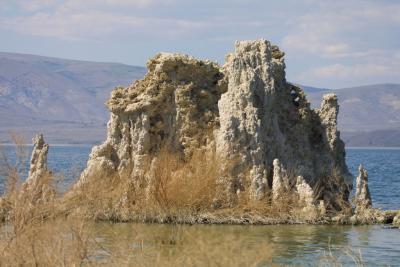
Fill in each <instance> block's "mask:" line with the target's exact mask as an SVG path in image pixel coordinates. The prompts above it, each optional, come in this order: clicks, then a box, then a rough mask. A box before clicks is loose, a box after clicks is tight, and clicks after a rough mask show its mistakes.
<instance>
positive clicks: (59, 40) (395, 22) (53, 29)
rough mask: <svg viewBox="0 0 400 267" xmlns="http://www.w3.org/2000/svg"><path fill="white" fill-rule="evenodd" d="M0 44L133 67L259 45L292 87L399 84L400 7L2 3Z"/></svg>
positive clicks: (242, 0)
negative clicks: (273, 48)
mask: <svg viewBox="0 0 400 267" xmlns="http://www.w3.org/2000/svg"><path fill="white" fill-rule="evenodd" d="M0 37H1V38H0V51H3V52H16V53H28V54H36V55H43V56H52V57H61V58H69V59H80V60H90V61H106V62H120V63H125V64H129V65H139V66H144V65H145V64H146V61H147V59H148V58H150V57H152V56H154V55H155V54H156V53H157V52H161V51H163V52H180V53H185V54H189V55H192V56H195V57H197V58H201V59H210V60H214V61H217V62H219V63H220V64H223V62H224V56H225V55H226V54H227V53H228V52H230V51H232V50H233V48H234V42H235V41H236V40H249V39H258V38H263V39H267V40H269V41H270V42H271V43H273V44H276V45H278V46H279V47H280V48H281V50H283V51H285V53H286V56H285V60H286V72H287V79H288V80H289V81H291V82H295V83H300V84H303V85H309V86H315V87H324V88H344V87H352V86H358V85H365V84H377V83H400V0H336V1H333V0H332V1H329V0H280V1H268V0H247V1H246V0H230V1H229V0H200V1H192V0H186V1H185V0H164V1H161V0H31V1H28V0H0Z"/></svg>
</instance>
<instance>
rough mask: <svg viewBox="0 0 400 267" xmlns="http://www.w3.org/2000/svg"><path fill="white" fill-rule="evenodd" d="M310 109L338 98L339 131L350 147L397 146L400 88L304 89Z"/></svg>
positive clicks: (399, 129)
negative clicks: (326, 99) (325, 98)
mask: <svg viewBox="0 0 400 267" xmlns="http://www.w3.org/2000/svg"><path fill="white" fill-rule="evenodd" d="M303 88H304V89H305V91H306V93H307V97H308V99H309V100H310V102H311V104H312V106H313V107H319V105H320V102H321V98H322V95H323V94H326V93H330V92H333V93H335V94H337V96H338V98H339V103H340V112H339V127H340V129H341V131H342V137H343V139H344V140H345V141H346V144H347V145H349V146H400V85H399V84H376V85H367V86H360V87H353V88H344V89H337V90H327V89H321V90H316V89H315V88H312V90H309V87H307V86H303Z"/></svg>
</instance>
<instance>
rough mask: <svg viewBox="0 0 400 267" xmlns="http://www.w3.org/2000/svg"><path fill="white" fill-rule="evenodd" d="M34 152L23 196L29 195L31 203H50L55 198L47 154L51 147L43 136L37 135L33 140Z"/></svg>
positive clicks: (23, 185)
mask: <svg viewBox="0 0 400 267" xmlns="http://www.w3.org/2000/svg"><path fill="white" fill-rule="evenodd" d="M32 142H33V150H32V155H31V160H30V166H29V174H28V178H27V179H26V181H25V182H24V183H23V184H22V192H23V193H24V194H23V195H29V197H30V198H31V201H32V202H33V203H35V202H48V201H50V200H52V199H54V197H55V190H54V188H53V187H52V185H51V183H52V174H51V172H50V171H49V170H48V169H47V153H48V152H49V145H48V144H46V143H45V141H44V138H43V135H42V134H40V135H36V136H35V137H34V138H33V139H32Z"/></svg>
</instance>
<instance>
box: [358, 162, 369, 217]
mask: <svg viewBox="0 0 400 267" xmlns="http://www.w3.org/2000/svg"><path fill="white" fill-rule="evenodd" d="M358 172H359V174H358V176H357V180H356V195H355V203H356V212H357V213H360V212H362V211H364V210H366V209H370V208H372V199H371V194H370V193H369V187H368V172H367V171H366V170H365V169H364V167H363V166H362V165H360V166H359V167H358Z"/></svg>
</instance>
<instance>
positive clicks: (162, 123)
mask: <svg viewBox="0 0 400 267" xmlns="http://www.w3.org/2000/svg"><path fill="white" fill-rule="evenodd" d="M283 56H284V53H283V52H281V51H280V50H279V49H278V47H277V46H274V45H271V44H270V43H269V42H268V41H266V40H255V41H241V42H237V43H236V45H235V51H234V52H233V53H231V54H228V55H227V56H226V63H225V64H224V66H223V67H220V66H219V65H217V64H216V63H213V62H211V61H207V60H206V61H203V60H197V59H194V58H192V57H190V56H186V55H180V54H167V53H161V54H158V55H156V56H155V57H154V58H152V59H150V60H149V62H148V64H147V68H148V72H147V74H146V75H145V77H144V78H143V79H142V80H138V81H135V82H134V83H133V84H132V85H131V86H129V87H127V88H122V87H118V88H115V89H114V90H113V92H112V94H111V98H110V100H109V101H108V102H107V107H108V109H109V110H110V112H111V115H110V121H109V122H108V134H107V139H106V141H105V142H104V143H103V144H101V145H99V146H96V147H94V148H93V150H92V152H91V155H90V158H89V161H88V163H87V168H86V169H85V170H84V172H83V173H82V175H81V178H80V181H79V182H78V184H77V185H76V187H79V186H81V185H82V184H85V183H87V182H90V183H96V181H99V180H100V179H110V177H114V176H118V177H124V178H128V179H129V180H130V182H131V184H132V186H133V187H135V188H140V190H147V189H146V188H148V187H150V186H151V182H150V181H151V175H150V174H149V173H150V172H151V171H150V169H151V165H152V164H151V162H152V161H154V160H155V159H157V158H158V154H159V152H160V150H161V149H166V150H168V151H171V152H173V153H178V154H180V155H181V156H182V158H183V159H189V158H190V157H191V156H192V155H193V153H194V152H195V151H199V150H200V151H205V152H210V151H211V152H212V153H215V154H216V155H217V158H218V160H219V161H220V162H221V164H220V165H221V166H220V172H219V177H216V179H217V180H218V185H220V190H222V191H223V192H220V193H218V196H216V198H217V199H218V201H219V200H221V201H223V203H225V204H226V205H228V206H234V205H235V204H236V203H237V201H238V200H237V199H238V196H237V195H238V192H240V194H247V196H248V197H249V199H251V200H253V201H265V203H267V202H268V199H269V197H273V195H277V194H278V192H280V191H288V192H289V193H291V192H294V193H295V192H298V194H299V195H300V198H301V199H302V200H303V202H304V203H305V204H306V205H312V206H314V205H315V204H316V203H325V204H324V205H325V206H326V207H327V208H329V209H336V210H337V209H340V207H339V205H338V202H339V201H338V199H340V200H344V201H348V193H349V187H350V184H352V179H353V177H352V176H351V175H350V173H349V171H348V169H347V166H346V163H345V150H344V143H343V142H342V141H341V139H340V134H339V132H338V130H337V115H338V111H339V105H338V102H337V97H336V96H335V95H333V94H329V95H326V96H324V98H323V101H322V104H321V108H320V109H316V110H313V109H311V108H310V104H309V102H308V101H307V100H306V98H305V95H304V92H303V91H302V89H301V88H299V87H297V86H295V85H292V84H290V83H288V82H287V81H286V79H285V63H284V57H283ZM158 160H162V159H159V158H158ZM298 177H301V178H298ZM143 178H144V179H143ZM139 181H141V182H140V186H139ZM143 181H144V183H143ZM315 189H318V190H315ZM127 194H129V192H127ZM321 201H322V202H321ZM325 206H324V207H323V208H325Z"/></svg>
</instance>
